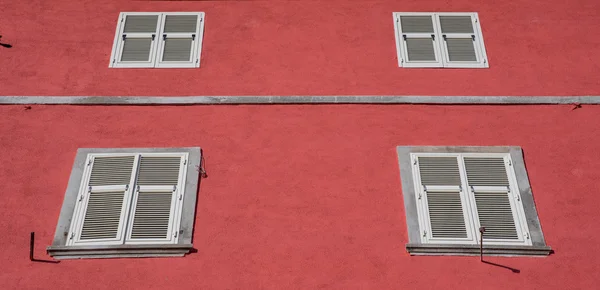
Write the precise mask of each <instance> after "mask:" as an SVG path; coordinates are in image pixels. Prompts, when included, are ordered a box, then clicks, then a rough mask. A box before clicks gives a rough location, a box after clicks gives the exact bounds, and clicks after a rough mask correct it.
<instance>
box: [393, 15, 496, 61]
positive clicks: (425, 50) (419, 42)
mask: <svg viewBox="0 0 600 290" xmlns="http://www.w3.org/2000/svg"><path fill="white" fill-rule="evenodd" d="M393 15H394V24H395V25H394V28H395V33H396V49H397V53H398V65H399V66H400V67H419V68H426V67H447V68H487V67H489V65H488V61H487V55H486V51H485V45H484V43H483V36H482V34H481V27H480V25H479V17H478V16H477V13H454V12H448V13H424V12H414V13H408V12H396V13H394V14H393Z"/></svg>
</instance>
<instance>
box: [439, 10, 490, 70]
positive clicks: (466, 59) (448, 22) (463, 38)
mask: <svg viewBox="0 0 600 290" xmlns="http://www.w3.org/2000/svg"><path fill="white" fill-rule="evenodd" d="M437 21H438V25H439V27H440V34H441V36H442V40H441V41H442V42H441V44H442V45H441V47H442V51H443V53H442V55H443V59H444V66H445V67H485V66H487V60H485V56H484V54H485V53H484V50H483V48H482V46H483V41H482V39H481V37H482V36H481V33H480V31H479V30H478V28H479V26H478V25H477V18H476V15H473V14H450V13H448V14H440V15H438V17H437Z"/></svg>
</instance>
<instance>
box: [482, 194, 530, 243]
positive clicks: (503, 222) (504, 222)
mask: <svg viewBox="0 0 600 290" xmlns="http://www.w3.org/2000/svg"><path fill="white" fill-rule="evenodd" d="M475 203H476V204H477V212H478V215H479V223H480V224H481V226H482V227H485V232H484V233H483V237H484V238H487V239H509V240H510V239H513V240H516V239H518V238H519V237H518V235H517V229H516V227H515V221H514V218H513V213H512V209H511V206H510V200H509V196H508V193H507V192H505V193H496V192H494V193H488V192H475Z"/></svg>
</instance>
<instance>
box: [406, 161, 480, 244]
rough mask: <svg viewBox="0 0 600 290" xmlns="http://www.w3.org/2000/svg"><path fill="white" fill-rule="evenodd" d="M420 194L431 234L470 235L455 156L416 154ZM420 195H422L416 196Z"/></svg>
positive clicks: (460, 236) (442, 236) (438, 235)
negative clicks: (422, 196) (424, 155)
mask: <svg viewBox="0 0 600 290" xmlns="http://www.w3.org/2000/svg"><path fill="white" fill-rule="evenodd" d="M417 164H418V167H419V176H420V180H421V188H422V194H423V195H424V196H425V198H426V201H427V212H428V215H427V218H428V219H429V226H430V229H431V237H432V238H441V239H466V238H468V237H469V234H468V229H467V224H466V217H465V211H466V210H465V202H464V194H463V193H462V190H461V177H460V169H459V166H458V159H457V158H456V157H419V158H418V162H417ZM419 198H420V199H421V197H419Z"/></svg>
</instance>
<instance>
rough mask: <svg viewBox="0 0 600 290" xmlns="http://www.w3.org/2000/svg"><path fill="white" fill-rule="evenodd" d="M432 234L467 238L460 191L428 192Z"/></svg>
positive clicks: (438, 236)
mask: <svg viewBox="0 0 600 290" xmlns="http://www.w3.org/2000/svg"><path fill="white" fill-rule="evenodd" d="M427 204H428V208H429V221H430V223H431V235H432V237H434V238H467V229H466V226H465V217H464V212H463V209H462V202H461V199H460V192H435V193H434V192H428V193H427Z"/></svg>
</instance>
